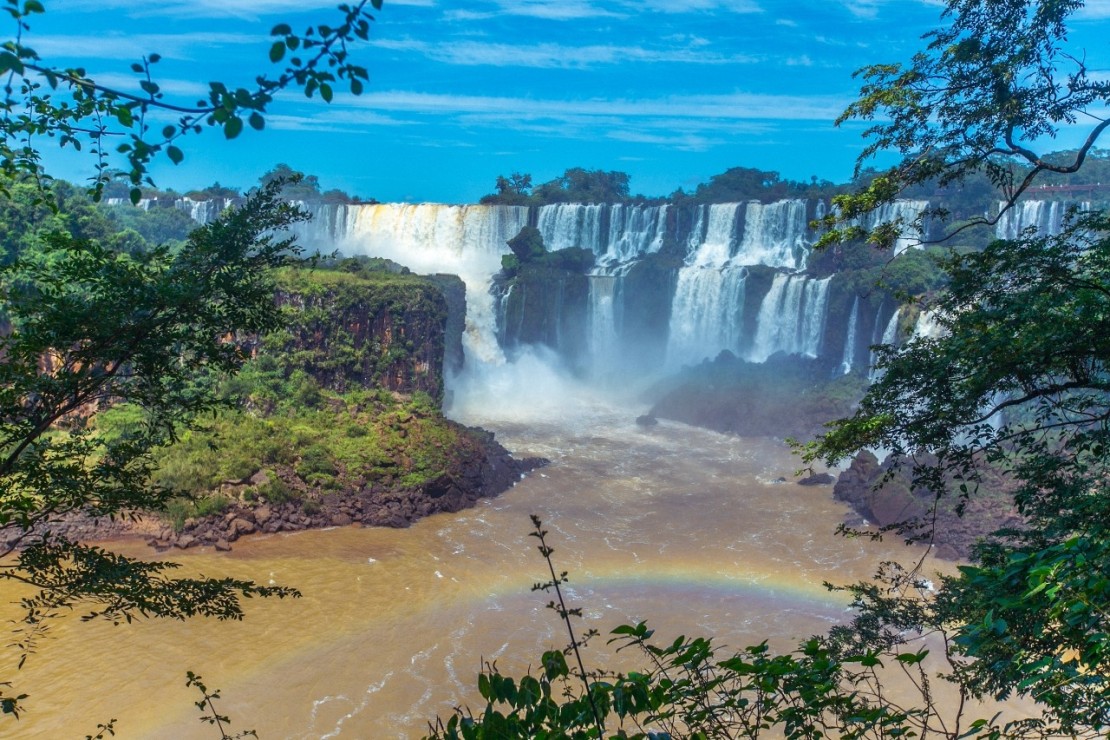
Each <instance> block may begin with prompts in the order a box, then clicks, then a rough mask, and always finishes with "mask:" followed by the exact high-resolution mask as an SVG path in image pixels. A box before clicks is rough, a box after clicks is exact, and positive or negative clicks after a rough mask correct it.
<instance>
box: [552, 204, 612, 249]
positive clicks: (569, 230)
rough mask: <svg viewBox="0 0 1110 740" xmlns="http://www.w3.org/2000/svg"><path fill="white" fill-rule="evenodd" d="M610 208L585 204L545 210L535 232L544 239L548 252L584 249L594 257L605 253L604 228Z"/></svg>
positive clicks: (555, 206)
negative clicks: (538, 231)
mask: <svg viewBox="0 0 1110 740" xmlns="http://www.w3.org/2000/svg"><path fill="white" fill-rule="evenodd" d="M607 209H608V206H605V205H597V204H595V205H586V204H583V203H557V204H555V205H550V206H542V207H541V208H540V209H539V214H538V215H537V218H536V228H537V229H539V230H540V234H542V235H543V244H544V246H545V247H547V249H548V251H552V252H554V251H556V250H559V249H566V248H568V247H581V248H582V249H588V250H590V251H591V252H593V253H594V254H595V255H601V254H604V253H605V242H604V240H603V237H604V236H606V235H607V234H606V232H604V231H603V230H602V228H601V226H602V220H603V216H604V215H606V210H607Z"/></svg>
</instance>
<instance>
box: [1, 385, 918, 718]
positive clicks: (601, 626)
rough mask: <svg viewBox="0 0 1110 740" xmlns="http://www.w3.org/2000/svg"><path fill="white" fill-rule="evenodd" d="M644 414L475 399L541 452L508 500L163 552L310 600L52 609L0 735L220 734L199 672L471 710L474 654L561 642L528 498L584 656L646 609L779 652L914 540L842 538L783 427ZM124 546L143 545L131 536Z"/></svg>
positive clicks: (510, 660)
mask: <svg viewBox="0 0 1110 740" xmlns="http://www.w3.org/2000/svg"><path fill="white" fill-rule="evenodd" d="M492 391H493V392H496V388H493V389H492ZM637 413H639V411H637V410H635V409H630V408H616V407H612V406H609V405H608V404H606V403H605V402H603V401H601V400H598V399H594V398H590V397H586V396H579V397H578V398H577V400H576V401H575V402H573V403H572V404H569V405H568V404H567V403H565V402H559V403H552V404H549V405H547V406H543V407H536V408H532V409H531V411H529V412H528V413H520V412H516V411H514V412H509V411H499V410H498V408H497V405H496V404H494V403H492V402H489V401H488V399H487V400H483V398H482V397H481V396H480V395H475V396H473V397H470V398H469V401H468V403H466V404H465V405H464V404H459V405H457V406H456V408H455V409H454V410H453V415H454V416H456V417H458V418H460V419H461V420H463V421H465V422H468V423H476V424H481V425H483V426H486V427H487V428H489V429H492V430H495V431H496V432H497V434H498V438H499V439H500V440H501V441H502V442H503V443H504V444H505V445H506V446H507V447H508V448H509V449H510V450H512V451H513V452H514V453H517V454H519V455H540V456H544V457H547V458H550V459H551V461H552V462H551V465H550V466H548V467H546V468H543V469H541V470H539V471H536V472H535V473H533V474H532V475H530V476H529V477H528V478H526V479H525V480H522V481H521V482H520V483H519V484H518V485H517V486H516V487H515V488H513V489H512V490H510V491H507V492H506V493H504V494H503V495H501V496H500V497H499V498H496V499H493V500H489V501H484V502H482V503H481V504H480V505H479V506H477V507H476V508H474V509H471V510H468V511H464V512H460V513H458V514H451V515H439V516H435V517H432V518H429V519H426V520H424V521H421V522H419V523H417V524H416V525H415V526H413V527H412V528H410V529H406V530H389V529H359V528H354V527H348V528H342V529H330V530H322V531H312V532H301V533H295V534H281V535H270V536H258V537H253V538H247V539H245V540H241V541H239V542H237V543H235V546H234V551H233V552H230V553H216V552H212V551H203V550H199V551H189V552H183V553H173V555H172V556H173V557H174V558H175V559H176V560H178V561H180V562H181V563H182V564H183V570H184V571H186V572H196V573H202V574H204V575H207V576H222V575H232V576H236V577H242V578H251V579H255V580H257V581H260V582H262V583H269V582H275V583H281V584H288V585H293V586H296V587H298V588H300V589H301V590H302V591H303V593H304V597H303V598H301V599H298V600H293V601H289V600H285V601H279V600H256V601H252V602H250V603H248V605H247V617H246V619H245V620H244V621H242V622H240V623H220V622H216V621H212V620H190V621H187V622H164V621H144V622H139V623H136V624H131V625H124V626H119V627H114V626H112V625H110V624H106V623H99V622H94V623H88V624H85V623H80V622H79V621H78V620H77V619H76V618H68V617H67V618H63V619H60V620H57V622H56V624H55V625H54V626H53V629H52V631H51V633H50V634H49V636H48V637H47V638H46V639H45V640H44V641H43V642H42V644H41V647H40V649H39V651H38V652H37V653H36V654H35V655H32V656H31V657H30V659H29V660H28V662H27V664H26V666H25V667H24V668H23V669H22V670H20V671H19V672H18V673H15V679H16V681H17V683H16V688H18V689H19V690H20V691H21V692H26V693H27V694H29V695H30V696H29V698H28V699H27V700H26V706H27V712H26V714H25V716H24V717H23V718H22V719H20V720H19V721H18V724H17V725H8V729H11V728H12V727H13V726H14V727H16V728H17V734H18V735H19V736H21V737H41V738H60V737H84V736H85V734H86V733H90V734H95V729H96V725H97V723H99V722H103V721H106V720H108V719H110V718H115V719H116V720H117V722H116V730H117V736H118V737H121V738H175V739H176V738H211V737H215V736H216V733H215V732H214V730H213V728H211V727H209V726H207V725H204V724H202V723H201V722H200V721H199V719H198V718H199V716H200V715H199V713H198V712H197V711H196V708H195V707H194V706H193V705H192V701H193V700H194V699H195V698H196V696H195V695H194V694H193V693H192V690H190V689H186V687H185V672H186V671H188V670H192V671H194V672H196V673H199V674H201V675H202V676H203V677H204V679H205V681H206V682H207V683H208V684H209V686H212V687H219V688H220V689H221V690H222V696H223V698H222V700H221V702H220V710H221V711H222V712H223V713H225V714H228V715H230V716H231V718H232V722H233V723H232V725H231V729H232V730H243V729H248V728H251V729H255V730H257V731H258V733H259V735H260V736H261V737H264V738H324V737H327V738H333V737H342V738H408V737H419V736H420V735H421V733H422V732H423V731H424V730H425V729H426V723H427V721H428V720H429V719H431V718H433V717H435V716H436V715H437V714H441V715H446V714H448V713H449V712H450V711H451V710H452V708H453V707H455V706H456V705H459V704H465V703H467V702H471V703H472V704H473V705H474V706H475V708H476V709H477V708H479V706H480V699H479V698H478V695H477V691H476V674H477V671H478V669H479V666H480V665H481V661H483V660H488V661H492V660H496V661H497V663H498V666H499V667H500V668H501V669H502V670H505V671H508V672H512V673H516V674H519V673H521V672H523V671H525V670H526V669H527V667H528V665H529V664H531V665H535V664H536V663H537V661H538V658H539V656H540V654H541V652H542V651H543V650H545V649H548V648H550V647H553V646H561V645H562V644H563V638H562V635H563V634H564V633H563V632H562V626H561V624H559V623H558V622H557V621H556V618H555V615H554V614H553V613H551V612H550V611H549V610H547V609H545V608H544V606H543V605H544V603H546V600H547V599H546V597H545V596H544V595H542V594H533V593H531V591H530V587H531V584H532V583H533V582H535V581H538V580H543V579H544V578H545V569H546V565H545V564H544V562H543V560H542V559H541V558H540V557H539V555H538V553H537V552H536V550H535V542H534V540H533V539H532V538H529V537H528V531H529V528H530V525H529V520H528V515H529V514H531V513H536V514H539V515H540V516H541V517H542V518H543V519H544V521H545V523H546V525H547V528H548V529H549V530H550V532H551V535H550V543H551V544H552V546H554V548H555V555H554V557H555V559H556V561H557V563H556V565H557V567H559V568H562V569H565V570H568V571H569V572H570V579H571V581H570V585H569V589H568V593H569V596H570V598H571V599H572V601H573V603H574V605H577V606H580V607H582V608H583V610H584V613H585V618H584V620H583V622H582V627H583V628H586V627H594V628H596V629H598V630H600V631H601V632H602V633H603V638H602V639H599V640H596V641H595V643H594V644H593V645H592V646H591V647H590V648H589V649H588V651H587V653H586V658H587V662H588V663H590V662H592V663H593V664H601V663H603V662H606V663H607V662H608V661H609V660H610V657H609V653H608V652H606V648H605V645H604V633H605V632H607V631H608V630H610V629H612V628H613V627H615V626H617V625H618V624H621V623H625V622H635V621H638V620H641V619H647V620H648V621H649V623H650V624H651V625H652V626H654V627H655V628H656V630H657V634H658V635H659V636H660V637H661V638H664V639H666V638H668V637H670V638H673V637H674V636H677V635H678V634H687V635H692V634H712V635H716V636H717V639H718V641H719V642H722V643H724V644H728V645H732V646H736V647H739V646H741V645H746V644H752V643H754V642H755V641H758V640H761V639H764V638H769V639H771V641H772V642H773V643H774V644H776V645H778V646H779V647H783V648H786V647H789V646H791V645H792V644H793V643H794V641H796V640H798V639H801V638H804V637H806V636H808V635H810V634H813V633H815V632H820V631H823V630H824V629H825V628H827V627H828V626H829V625H830V624H832V623H834V622H836V621H838V620H843V619H844V618H845V616H846V613H845V603H844V600H843V597H841V596H838V595H831V594H829V593H827V592H826V591H825V590H824V589H823V588H822V586H821V584H822V581H824V580H833V581H840V582H847V581H851V580H854V579H859V578H866V577H867V576H868V575H870V573H871V572H872V570H873V569H874V567H875V565H876V564H877V563H878V562H879V561H880V560H883V559H887V558H889V557H891V556H892V555H894V556H898V557H901V558H902V559H905V560H908V559H910V558H911V557H912V556H913V555H915V554H916V553H917V551H915V550H906V549H905V548H903V547H901V546H900V545H894V544H889V545H875V544H872V543H862V542H859V541H855V540H848V539H844V538H842V537H838V536H835V535H834V534H833V529H834V527H835V525H836V523H837V522H838V521H839V520H840V518H841V516H842V514H843V509H842V506H841V505H840V504H837V503H835V502H834V501H833V500H832V492H831V488H830V487H827V486H826V487H817V488H806V487H802V486H798V485H795V484H794V483H791V482H787V483H782V482H776V479H778V478H780V477H781V476H785V477H787V478H788V479H789V478H790V477H791V474H792V471H793V470H794V468H795V467H796V466H797V461H796V459H795V458H793V457H792V456H791V455H790V454H789V452H788V451H787V449H786V448H785V446H784V445H783V444H782V443H781V442H778V441H774V440H764V439H741V438H732V437H725V436H721V435H717V434H714V433H711V432H706V431H702V430H698V429H693V428H690V427H686V426H682V425H678V424H673V423H667V422H663V423H661V424H660V425H659V426H656V427H653V428H648V429H644V428H640V427H637V426H636V425H635V423H634V421H633V420H634V418H635V416H636V414H637ZM114 546H115V547H117V548H118V549H121V550H126V551H127V552H129V553H132V554H140V555H143V556H147V557H150V556H152V553H150V552H149V551H148V550H147V549H146V548H145V547H144V546H143V545H141V544H140V543H135V542H126V543H115V545H114ZM4 588H5V589H7V590H8V591H9V592H10V591H11V589H10V587H9V586H7V585H6V586H5V587H4ZM7 596H10V597H11V596H14V594H11V593H9V594H7ZM3 600H4V601H5V602H9V601H11V598H4V599H3ZM624 656H625V654H624V653H622V660H625V661H632V665H629V664H624V665H625V667H634V664H635V656H631V655H629V656H627V657H624ZM5 660H9V661H10V660H11V658H10V656H9V657H7V658H5ZM8 665H12V663H11V662H9V663H8ZM5 675H12V672H11V671H8V670H6V671H5Z"/></svg>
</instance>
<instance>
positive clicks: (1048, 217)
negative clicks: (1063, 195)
mask: <svg viewBox="0 0 1110 740" xmlns="http://www.w3.org/2000/svg"><path fill="white" fill-rule="evenodd" d="M1005 205H1006V204H1005V203H999V204H998V207H999V209H1000V210H1001V209H1002V208H1004V207H1005ZM1073 207H1074V208H1076V209H1078V210H1080V211H1088V210H1090V208H1091V204H1090V203H1089V202H1079V203H1064V202H1062V201H1058V200H1025V201H1022V202H1020V203H1015V204H1014V205H1013V206H1012V207H1010V208H1009V209H1007V210H1005V211H1002V212H1001V213H1000V215H999V217H998V222H997V223H996V224H995V227H994V235H995V236H997V237H998V238H999V239H1019V238H1021V236H1022V235H1023V234H1024V233H1025V232H1026V231H1027V230H1029V229H1033V230H1034V233H1035V234H1036V236H1055V235H1056V234H1059V233H1060V232H1061V231H1063V229H1064V225H1065V221H1066V219H1067V215H1068V210H1069V208H1073Z"/></svg>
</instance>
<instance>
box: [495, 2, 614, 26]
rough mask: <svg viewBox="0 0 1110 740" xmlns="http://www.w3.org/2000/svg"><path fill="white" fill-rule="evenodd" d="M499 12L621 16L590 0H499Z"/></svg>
mask: <svg viewBox="0 0 1110 740" xmlns="http://www.w3.org/2000/svg"><path fill="white" fill-rule="evenodd" d="M497 12H498V13H500V14H503V15H519V16H528V17H531V18H545V19H547V20H558V21H569V20H578V19H581V18H604V17H610V18H612V17H619V15H620V14H619V13H614V12H613V11H611V10H609V9H607V8H605V7H603V6H602V5H601V4H600V3H596V2H590V0H498V1H497Z"/></svg>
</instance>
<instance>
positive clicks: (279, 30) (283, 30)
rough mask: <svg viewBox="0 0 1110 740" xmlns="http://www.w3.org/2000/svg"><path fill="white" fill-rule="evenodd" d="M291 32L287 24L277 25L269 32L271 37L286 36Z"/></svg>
mask: <svg viewBox="0 0 1110 740" xmlns="http://www.w3.org/2000/svg"><path fill="white" fill-rule="evenodd" d="M292 32H293V29H292V28H290V27H289V24H288V23H279V24H277V25H276V26H274V27H273V29H271V30H270V35H271V36H288V35H289V34H290V33H292Z"/></svg>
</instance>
